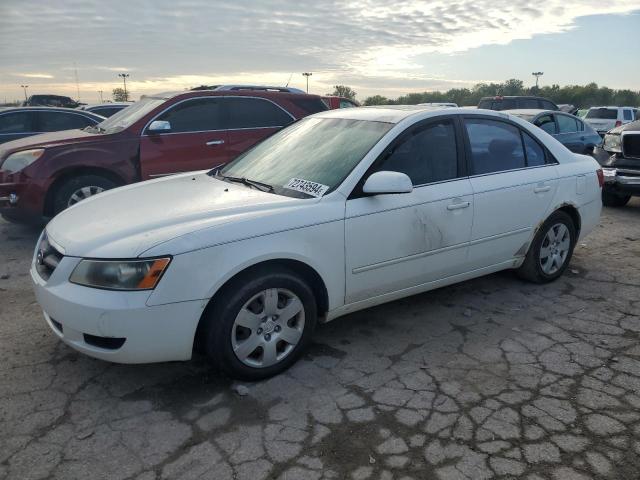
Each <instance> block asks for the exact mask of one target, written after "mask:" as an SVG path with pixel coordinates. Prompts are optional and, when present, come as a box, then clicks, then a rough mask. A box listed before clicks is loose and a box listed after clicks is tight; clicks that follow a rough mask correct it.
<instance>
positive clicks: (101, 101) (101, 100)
mask: <svg viewBox="0 0 640 480" xmlns="http://www.w3.org/2000/svg"><path fill="white" fill-rule="evenodd" d="M98 93H99V94H100V103H104V100H103V99H102V90H98Z"/></svg>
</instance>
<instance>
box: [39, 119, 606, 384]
mask: <svg viewBox="0 0 640 480" xmlns="http://www.w3.org/2000/svg"><path fill="white" fill-rule="evenodd" d="M602 181H603V178H602V172H601V171H600V170H599V165H598V164H597V163H596V162H595V160H594V159H593V158H591V157H586V156H583V155H577V154H573V153H571V152H570V151H569V150H567V149H566V148H565V147H564V146H562V145H561V144H560V143H558V141H556V140H555V139H554V138H552V137H551V136H550V135H548V134H547V133H546V132H544V131H543V130H541V129H539V128H537V127H536V126H534V125H532V124H531V123H529V122H526V121H524V120H521V119H519V118H516V117H513V116H510V115H507V114H504V113H500V112H492V111H485V110H469V109H455V108H450V109H442V110H434V109H433V108H428V107H418V108H411V107H384V108H352V109H341V110H334V111H330V112H323V113H319V114H317V115H313V116H311V117H307V118H306V119H303V120H301V121H299V122H297V123H295V124H293V125H291V126H290V127H288V128H286V129H284V130H282V131H280V132H278V133H276V134H275V135H273V136H271V137H269V138H268V139H267V140H265V141H263V142H262V143H260V144H258V145H257V146H255V147H254V148H253V149H251V150H249V151H248V152H245V153H244V154H242V155H240V156H239V157H238V158H237V159H236V160H234V161H233V162H231V163H230V164H228V165H227V166H225V167H223V168H218V169H214V170H212V171H208V172H196V173H188V174H180V175H175V176H172V177H167V178H162V179H158V180H153V181H149V182H144V183H141V184H137V185H131V186H126V187H123V188H119V189H116V190H113V191H110V192H106V193H103V194H100V195H98V196H96V197H93V198H90V199H88V200H85V201H83V202H80V203H78V204H77V205H75V206H73V207H72V208H69V209H68V210H65V211H64V212H63V213H61V214H60V215H58V216H57V217H55V218H54V219H53V220H52V221H51V222H50V223H49V224H48V225H47V227H46V229H45V231H44V232H43V234H42V237H41V239H40V240H39V242H38V246H37V248H36V251H35V254H34V258H33V264H32V268H31V276H32V278H33V282H34V284H35V292H36V295H37V298H38V301H39V303H40V305H41V306H42V308H43V310H44V316H45V319H46V321H47V323H48V325H49V326H50V328H51V329H52V330H53V332H54V333H55V334H56V335H57V336H58V337H60V339H62V340H63V341H64V342H66V343H67V344H68V345H70V346H71V347H73V348H75V349H77V350H79V351H81V352H84V353H86V354H88V355H91V356H93V357H97V358H100V359H104V360H109V361H113V362H123V363H140V362H160V361H169V360H188V359H190V358H191V355H192V352H193V351H194V349H195V348H196V347H199V348H201V349H202V350H203V351H204V352H205V353H206V354H207V355H208V356H209V357H210V358H211V359H212V360H213V362H215V363H216V364H217V365H219V366H221V367H222V368H223V369H224V370H226V371H227V372H228V373H229V374H231V375H232V376H235V377H240V378H245V379H259V378H264V377H267V376H270V375H273V374H276V373H278V372H281V371H282V370H284V369H286V368H287V367H288V366H290V365H291V364H292V363H293V362H295V360H296V359H297V358H298V357H299V356H300V354H301V352H302V351H303V349H304V347H305V345H307V344H308V342H309V339H310V337H311V335H312V333H313V330H314V327H315V326H316V323H318V322H327V321H330V320H333V319H335V318H337V317H340V316H342V315H345V314H347V313H350V312H354V311H356V310H360V309H363V308H367V307H371V306H373V305H377V304H380V303H383V302H388V301H391V300H394V299H398V298H401V297H406V296H408V295H413V294H416V293H420V292H424V291H427V290H431V289H434V288H438V287H442V286H445V285H449V284H452V283H456V282H460V281H463V280H467V279H470V278H474V277H478V276H481V275H486V274H489V273H492V272H496V271H498V270H503V269H515V271H516V272H517V274H518V275H519V276H520V277H522V278H524V279H527V280H531V281H533V282H539V283H543V282H549V281H552V280H555V279H556V278H558V277H559V276H560V275H562V273H563V272H564V271H565V269H566V268H567V265H568V264H569V261H570V259H571V255H572V252H573V249H574V246H575V245H576V242H577V241H578V239H579V238H581V237H584V236H585V235H587V234H588V233H589V232H590V231H591V230H592V229H593V228H594V226H595V225H596V224H597V222H598V219H599V215H600V210H601V201H600V194H601V186H602Z"/></svg>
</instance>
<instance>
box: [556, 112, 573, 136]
mask: <svg viewBox="0 0 640 480" xmlns="http://www.w3.org/2000/svg"><path fill="white" fill-rule="evenodd" d="M556 118H557V119H558V130H559V133H575V132H577V131H578V123H577V122H576V120H575V118H573V117H570V116H568V115H556Z"/></svg>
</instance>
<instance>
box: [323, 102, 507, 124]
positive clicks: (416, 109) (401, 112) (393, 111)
mask: <svg viewBox="0 0 640 480" xmlns="http://www.w3.org/2000/svg"><path fill="white" fill-rule="evenodd" d="M439 112H441V113H442V114H446V115H452V114H464V115H485V116H492V117H498V118H506V117H507V115H505V114H504V113H503V112H499V111H495V110H484V109H470V108H464V107H453V108H452V107H434V106H429V105H380V106H370V107H357V108H338V109H335V110H326V111H324V112H319V113H316V114H314V115H313V117H315V118H342V119H347V120H368V121H372V122H385V123H400V122H401V121H402V120H404V119H405V118H409V117H412V116H418V115H420V114H424V113H439Z"/></svg>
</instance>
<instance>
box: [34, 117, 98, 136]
mask: <svg viewBox="0 0 640 480" xmlns="http://www.w3.org/2000/svg"><path fill="white" fill-rule="evenodd" d="M38 121H39V126H38V131H39V132H59V131H61V130H74V129H77V128H85V127H88V126H89V125H95V124H96V122H95V121H94V120H90V119H89V118H88V117H85V116H83V115H79V114H75V113H66V112H38Z"/></svg>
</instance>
